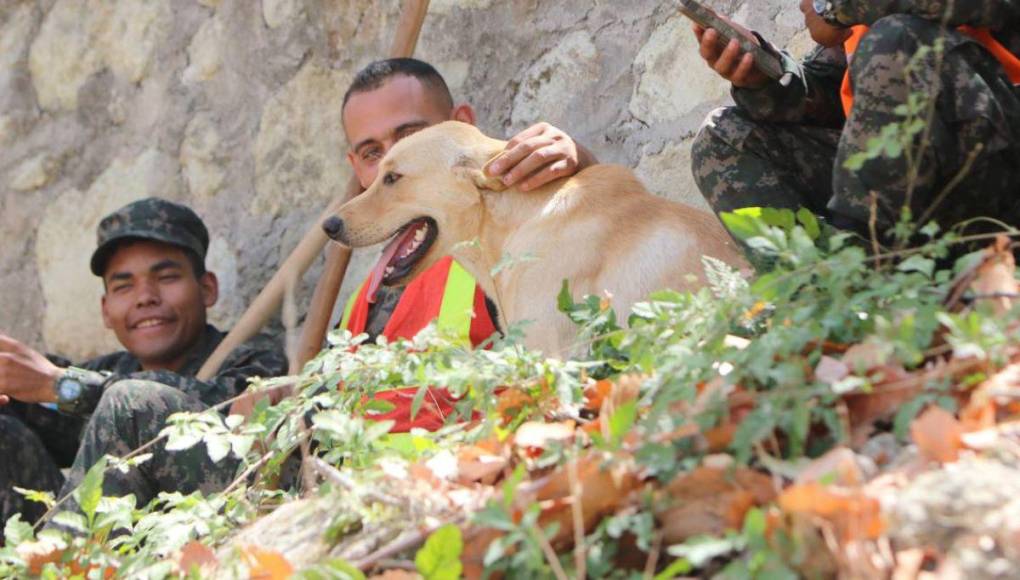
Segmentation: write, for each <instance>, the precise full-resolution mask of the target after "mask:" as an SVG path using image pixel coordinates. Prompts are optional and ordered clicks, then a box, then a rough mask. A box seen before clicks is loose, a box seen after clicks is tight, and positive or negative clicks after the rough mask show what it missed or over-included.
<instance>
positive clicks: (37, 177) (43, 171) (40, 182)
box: [10, 153, 59, 191]
mask: <svg viewBox="0 0 1020 580" xmlns="http://www.w3.org/2000/svg"><path fill="white" fill-rule="evenodd" d="M58 167H59V162H58V161H57V160H56V159H54V158H53V157H51V156H50V155H48V154H46V153H44V154H42V155H38V156H36V157H33V158H31V159H29V160H28V161H25V162H24V163H22V164H21V165H19V166H18V167H17V168H15V169H14V171H13V174H12V177H11V183H10V185H11V189H13V190H15V191H31V190H33V189H39V188H40V187H42V186H44V185H46V184H47V183H49V182H50V180H52V179H53V176H54V173H55V172H56V171H57V169H58Z"/></svg>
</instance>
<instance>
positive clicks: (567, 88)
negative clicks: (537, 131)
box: [511, 30, 599, 131]
mask: <svg viewBox="0 0 1020 580" xmlns="http://www.w3.org/2000/svg"><path fill="white" fill-rule="evenodd" d="M598 77H599V62H598V50H597V49H596V48H595V43H594V42H593V41H592V38H591V35H590V34H588V32H587V31H583V30H579V31H577V32H572V33H570V34H568V35H567V36H566V37H564V38H563V40H562V41H561V42H560V43H559V44H557V45H556V47H555V48H553V49H552V50H551V51H549V52H548V53H546V54H544V55H543V56H542V58H540V59H538V61H536V62H535V64H534V65H532V66H531V67H530V68H529V69H528V71H527V73H525V75H524V78H523V80H522V81H521V89H520V91H519V92H518V93H517V97H516V98H515V99H514V112H513V117H512V119H511V127H512V128H513V129H515V130H518V131H519V130H523V129H526V128H527V127H528V126H530V125H532V124H534V123H537V122H538V121H543V120H544V121H548V122H549V123H552V124H554V125H559V126H563V122H564V121H565V120H566V119H567V117H568V113H569V112H570V108H571V107H572V106H573V105H574V103H572V102H571V100H570V99H568V98H565V97H566V96H567V95H571V94H575V93H577V92H579V91H583V90H584V88H585V87H586V86H587V85H589V84H591V83H593V82H594V81H595V79H597V78H598Z"/></svg>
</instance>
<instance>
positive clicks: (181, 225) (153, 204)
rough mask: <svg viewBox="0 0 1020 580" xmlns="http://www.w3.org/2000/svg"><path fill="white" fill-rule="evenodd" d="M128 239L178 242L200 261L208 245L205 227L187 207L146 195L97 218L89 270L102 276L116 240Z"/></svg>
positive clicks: (174, 243)
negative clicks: (99, 219)
mask: <svg viewBox="0 0 1020 580" xmlns="http://www.w3.org/2000/svg"><path fill="white" fill-rule="evenodd" d="M128 239H132V240H152V241H156V242H163V243H166V244H172V245H175V246H179V247H181V248H183V249H185V250H190V251H192V252H194V253H195V254H196V255H197V256H198V257H199V258H200V259H202V260H203V261H205V255H206V251H207V250H208V249H209V231H208V230H207V229H206V228H205V224H204V223H202V218H200V217H198V215H197V214H196V213H195V212H193V211H192V210H191V208H188V207H185V206H183V205H180V204H178V203H174V202H172V201H167V200H165V199H160V198H158V197H149V198H146V199H142V200H139V201H136V202H133V203H129V204H127V205H125V206H124V207H122V208H120V209H118V210H117V211H115V212H113V213H111V214H110V215H108V216H106V217H104V218H103V221H101V222H99V227H98V228H97V229H96V241H97V247H96V251H95V252H93V254H92V261H91V263H90V267H91V268H92V273H93V274H95V275H96V276H102V275H103V272H105V271H106V262H107V260H109V259H110V256H111V255H112V254H113V250H114V249H115V248H116V247H117V244H118V243H119V242H122V241H124V240H128Z"/></svg>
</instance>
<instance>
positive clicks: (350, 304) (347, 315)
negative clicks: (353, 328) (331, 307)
mask: <svg viewBox="0 0 1020 580" xmlns="http://www.w3.org/2000/svg"><path fill="white" fill-rule="evenodd" d="M367 282H368V280H365V281H364V282H362V283H361V285H360V286H358V289H357V290H355V291H354V294H351V297H350V298H348V299H347V306H346V307H344V315H343V318H341V319H340V328H342V329H344V330H350V329H349V328H347V325H348V324H350V322H351V313H352V312H354V303H355V302H357V301H358V296H361V290H362V288H364V287H365V284H366V283H367Z"/></svg>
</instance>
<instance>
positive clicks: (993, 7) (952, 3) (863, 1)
mask: <svg viewBox="0 0 1020 580" xmlns="http://www.w3.org/2000/svg"><path fill="white" fill-rule="evenodd" d="M893 14H911V15H914V16H920V17H921V18H925V19H928V20H938V21H943V20H944V21H945V22H946V24H948V25H950V26H960V25H963V24H969V25H971V26H983V27H988V28H992V29H1000V28H1002V27H1004V26H1007V25H1008V23H1010V22H1016V20H1017V18H1018V17H1020V0H829V8H828V10H826V11H825V13H823V14H822V16H823V17H825V19H826V20H829V21H830V22H833V23H839V24H843V25H844V26H853V25H856V24H872V23H873V22H875V21H876V20H878V19H879V18H883V17H885V16H890V15H893Z"/></svg>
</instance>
